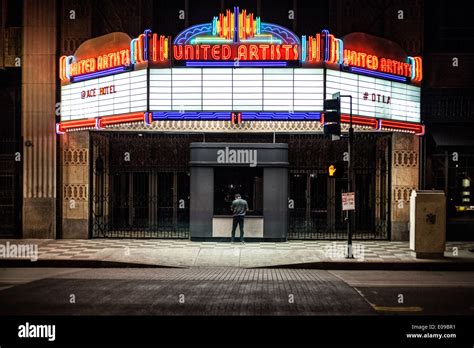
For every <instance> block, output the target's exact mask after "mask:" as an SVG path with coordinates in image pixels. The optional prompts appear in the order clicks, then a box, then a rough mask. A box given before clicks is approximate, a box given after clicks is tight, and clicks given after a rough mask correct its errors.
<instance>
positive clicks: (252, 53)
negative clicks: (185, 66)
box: [173, 44, 299, 61]
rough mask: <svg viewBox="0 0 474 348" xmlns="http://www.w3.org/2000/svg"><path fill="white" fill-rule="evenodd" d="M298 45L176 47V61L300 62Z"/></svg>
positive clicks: (174, 50)
mask: <svg viewBox="0 0 474 348" xmlns="http://www.w3.org/2000/svg"><path fill="white" fill-rule="evenodd" d="M298 49H299V48H298V45H269V44H258V45H257V44H240V45H175V46H174V47H173V56H174V59H175V60H186V61H188V60H215V61H227V60H232V61H235V60H239V61H240V60H242V61H247V60H254V61H260V60H298Z"/></svg>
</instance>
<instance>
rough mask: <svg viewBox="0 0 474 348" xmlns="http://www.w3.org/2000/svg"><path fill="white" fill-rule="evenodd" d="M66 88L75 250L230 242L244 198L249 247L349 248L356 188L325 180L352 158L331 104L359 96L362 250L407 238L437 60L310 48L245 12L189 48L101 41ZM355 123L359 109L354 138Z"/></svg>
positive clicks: (63, 122) (392, 47)
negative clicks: (426, 96) (173, 240)
mask: <svg viewBox="0 0 474 348" xmlns="http://www.w3.org/2000/svg"><path fill="white" fill-rule="evenodd" d="M59 77H60V80H61V119H60V122H58V124H57V126H56V129H57V133H58V134H61V138H62V152H63V154H64V156H63V157H64V160H63V163H62V169H63V171H62V180H63V204H62V207H63V214H62V216H63V219H62V220H63V235H68V233H70V232H68V231H72V230H73V229H74V230H75V231H79V232H74V233H75V236H82V237H84V238H86V237H90V236H92V237H101V236H105V237H107V236H111V237H164V238H166V237H184V238H187V237H191V238H192V239H197V238H204V239H206V238H215V237H226V236H227V232H225V231H224V230H223V229H226V228H227V227H223V226H227V225H228V220H226V219H228V216H227V215H228V212H226V211H225V210H226V204H228V203H229V202H228V200H229V197H230V196H231V194H233V193H235V192H237V191H238V190H242V192H240V191H239V192H240V193H242V194H243V195H244V196H246V198H247V199H248V200H249V203H250V206H251V212H250V214H249V215H250V216H249V219H248V220H249V224H250V225H249V229H250V230H252V229H253V230H254V231H253V232H252V231H249V233H250V234H249V235H250V236H254V237H255V238H263V239H275V240H285V239H287V238H310V239H314V238H343V237H344V233H345V232H344V231H345V223H344V216H343V214H342V211H341V208H340V194H341V192H342V190H343V187H344V180H345V179H344V178H342V179H337V180H336V179H331V178H328V177H327V170H326V166H327V163H329V161H334V160H342V159H343V158H344V156H345V154H344V152H345V151H346V143H345V141H344V140H340V141H335V142H331V141H330V140H329V139H326V138H325V137H324V136H323V134H322V126H323V124H324V113H323V101H324V99H327V98H330V97H331V95H332V94H333V93H336V92H340V93H341V94H344V95H352V97H353V98H352V99H353V105H352V113H353V115H354V117H353V122H354V124H355V126H356V132H357V136H356V153H355V155H354V156H355V163H356V183H355V185H356V192H358V193H357V196H358V198H357V199H358V203H359V208H358V212H359V214H356V229H357V230H358V234H357V233H356V238H357V237H358V238H365V239H367V238H368V239H387V238H392V239H403V238H404V236H405V233H406V231H405V230H406V228H407V224H406V222H407V220H408V211H407V208H408V207H407V204H406V203H407V199H408V197H409V191H410V190H411V189H413V188H417V187H418V136H419V135H422V134H423V131H424V127H423V125H421V123H420V82H421V79H422V61H421V58H420V57H408V56H407V55H406V54H405V53H404V52H403V50H402V49H401V48H400V47H399V46H398V45H396V44H395V43H393V42H390V41H387V40H385V39H381V38H377V37H373V36H370V35H367V34H362V33H353V34H349V35H347V36H345V37H343V38H336V37H335V36H333V35H332V34H330V33H329V31H327V30H323V31H321V32H320V33H316V34H314V35H308V36H302V37H298V36H296V35H295V34H294V33H292V32H291V31H289V30H288V29H286V28H283V27H281V26H279V25H275V24H271V23H265V22H261V21H260V18H259V17H254V16H253V14H250V13H246V11H245V10H242V11H239V9H238V8H235V9H234V11H227V12H226V13H223V14H220V15H219V16H217V17H214V18H213V19H212V21H211V22H210V23H205V24H201V25H196V26H193V27H190V28H187V29H186V30H184V31H183V32H181V33H180V34H178V35H177V36H176V37H175V38H174V39H172V38H171V37H165V36H162V35H158V34H156V33H152V32H151V31H150V30H145V31H144V33H143V34H141V35H140V36H139V37H137V38H134V39H131V38H129V37H128V36H127V35H126V34H123V33H112V34H108V35H105V36H102V37H99V38H96V39H92V40H89V41H87V42H85V43H84V44H82V45H81V46H80V47H79V48H78V50H77V51H76V53H75V55H74V56H64V57H61V58H60V61H59ZM349 109H350V106H349V103H348V101H346V100H344V101H343V102H342V113H343V116H342V123H343V131H344V130H347V123H348V122H349ZM199 144H207V145H202V146H201V145H199ZM199 148H201V150H199V151H198V150H196V151H194V152H193V149H199ZM282 149H285V150H282ZM219 151H227V152H225V153H226V154H227V155H226V156H227V157H225V158H227V159H229V158H230V160H228V161H227V162H225V163H223V162H220V161H219V159H218V156H219ZM229 151H236V154H238V153H241V154H242V156H244V155H245V156H247V157H248V156H251V154H253V152H252V151H256V152H255V153H256V156H257V158H259V159H255V165H249V163H247V162H245V161H243V162H242V161H240V162H239V161H238V160H235V161H233V160H232V158H231V157H229V156H228V154H229V153H231V152H229ZM239 151H241V152H239ZM245 151H250V152H248V154H247V152H245ZM282 151H283V152H282ZM214 152H215V154H214ZM78 153H79V155H78ZM198 153H199V154H198ZM211 153H212V154H214V155H215V156H214V155H211ZM77 156H79V157H80V159H81V160H82V170H83V172H82V176H81V175H78V174H77V172H76V171H75V170H76V169H73V168H72V167H74V165H76V164H77V163H74V160H71V158H78V157H77ZM81 156H82V157H81ZM193 156H198V157H193ZM200 156H204V157H202V158H201V157H200ZM209 156H211V157H212V156H214V157H215V158H214V157H213V158H210V157H209ZM400 156H401V157H400ZM407 156H408V157H407ZM247 157H246V158H247ZM223 158H224V157H223ZM277 158H278V160H277ZM400 158H402V159H400ZM68 161H69V162H68ZM68 163H69V164H68ZM193 168H194V169H193ZM199 168H201V169H199ZM86 172H87V173H86ZM235 173H242V176H239V175H237V176H236V174H235ZM210 178H211V179H212V180H210ZM203 187H204V188H205V189H203ZM203 195H204V196H205V198H204V197H203ZM78 197H79V199H77V198H78ZM71 202H74V204H73V206H74V208H71ZM78 205H79V206H80V210H81V212H80V213H79V212H78V210H77V209H78V208H77V207H78ZM357 216H358V217H359V220H357ZM277 226H283V227H282V228H279V227H277ZM189 231H190V232H189ZM193 231H199V233H198V232H193ZM275 231H278V233H277V232H275ZM71 233H72V232H71ZM229 233H230V231H229ZM252 233H253V234H252Z"/></svg>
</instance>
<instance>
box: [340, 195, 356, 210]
mask: <svg viewBox="0 0 474 348" xmlns="http://www.w3.org/2000/svg"><path fill="white" fill-rule="evenodd" d="M342 210H355V192H343V193H342Z"/></svg>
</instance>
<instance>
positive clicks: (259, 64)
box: [186, 61, 288, 67]
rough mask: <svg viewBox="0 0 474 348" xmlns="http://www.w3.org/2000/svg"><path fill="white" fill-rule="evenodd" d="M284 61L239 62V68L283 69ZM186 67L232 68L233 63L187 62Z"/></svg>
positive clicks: (285, 63)
mask: <svg viewBox="0 0 474 348" xmlns="http://www.w3.org/2000/svg"><path fill="white" fill-rule="evenodd" d="M287 65H288V64H287V62H285V61H281V62H279V61H254V62H239V66H241V67H242V66H252V67H266V66H268V67H284V66H287ZM186 66H189V67H219V66H220V67H234V66H235V62H234V61H232V62H228V61H222V62H209V61H187V62H186Z"/></svg>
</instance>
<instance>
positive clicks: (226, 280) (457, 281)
mask: <svg viewBox="0 0 474 348" xmlns="http://www.w3.org/2000/svg"><path fill="white" fill-rule="evenodd" d="M407 314H413V315H418V314H424V315H426V314H428V315H431V314H433V315H444V314H448V315H452V314H456V315H458V314H461V315H464V314H465V315H473V314H474V272H452V271H451V272H435V271H325V270H299V269H241V268H240V269H239V268H191V269H164V268H161V269H149V268H145V269H139V268H136V269H132V268H127V269H117V268H111V269H73V268H66V269H60V268H54V269H51V268H9V269H0V315H368V316H370V315H407Z"/></svg>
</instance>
